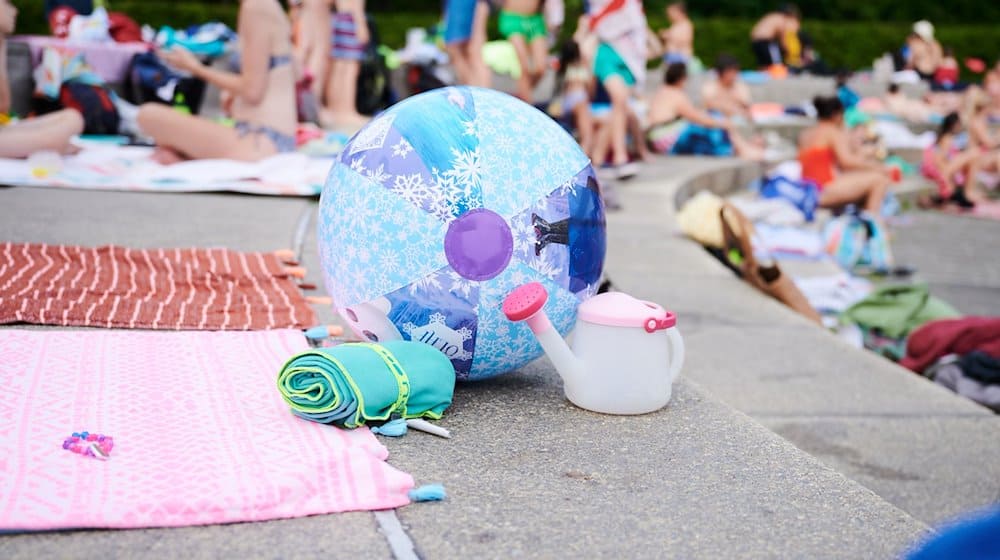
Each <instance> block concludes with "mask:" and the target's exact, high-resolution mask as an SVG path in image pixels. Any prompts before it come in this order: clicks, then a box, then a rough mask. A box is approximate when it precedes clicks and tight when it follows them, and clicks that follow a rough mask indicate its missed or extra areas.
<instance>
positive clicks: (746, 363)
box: [609, 158, 1000, 523]
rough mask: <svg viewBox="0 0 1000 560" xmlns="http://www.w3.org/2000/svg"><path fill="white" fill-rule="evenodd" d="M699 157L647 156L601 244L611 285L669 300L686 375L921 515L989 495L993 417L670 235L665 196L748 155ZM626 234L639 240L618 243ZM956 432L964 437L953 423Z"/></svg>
mask: <svg viewBox="0 0 1000 560" xmlns="http://www.w3.org/2000/svg"><path fill="white" fill-rule="evenodd" d="M704 159H708V160H710V161H711V162H712V163H714V164H715V166H714V168H713V166H712V165H711V163H706V162H703V161H702V162H688V161H685V160H681V159H679V158H662V159H660V160H657V162H655V163H654V164H653V165H652V166H651V169H649V170H648V171H647V172H646V173H645V174H644V176H641V177H640V178H639V179H637V181H636V182H635V183H634V184H631V185H629V186H628V187H627V188H625V189H622V191H623V193H622V203H623V205H624V210H623V211H621V212H619V213H615V214H612V215H611V216H610V217H609V235H610V236H611V238H612V243H611V246H614V247H617V248H620V249H622V250H621V251H620V252H619V253H617V254H612V256H611V257H609V273H610V274H611V276H612V278H614V279H615V282H616V283H618V284H619V285H620V287H621V289H623V290H624V291H627V292H631V293H636V294H642V295H643V296H644V297H648V298H650V299H653V300H655V301H660V302H661V303H663V304H664V305H665V306H667V307H668V308H672V309H674V310H675V311H677V313H678V316H679V323H678V324H680V325H681V326H682V329H683V331H684V333H685V336H686V340H687V342H688V348H689V350H690V354H689V355H690V364H691V369H690V370H689V374H690V377H691V378H692V379H693V380H694V381H696V382H698V383H699V384H701V385H702V386H703V387H704V388H705V389H706V390H707V391H708V392H709V393H710V394H711V395H713V396H717V397H719V398H721V399H722V400H723V401H724V402H726V403H727V404H729V405H731V406H733V407H735V408H736V409H738V410H740V411H742V412H745V413H746V414H749V415H750V416H751V417H753V418H754V419H756V420H758V421H760V422H762V423H764V424H765V425H767V426H769V427H771V428H772V429H775V430H776V431H778V433H780V434H782V435H783V436H785V437H787V438H788V439H789V440H790V441H791V442H792V443H794V444H796V445H797V446H799V447H800V448H801V449H803V450H806V451H808V452H810V453H813V454H815V455H816V456H817V457H819V458H820V459H822V460H823V461H824V462H826V463H827V464H828V465H830V466H832V467H833V468H835V469H837V470H838V471H840V472H842V473H844V474H846V475H847V476H849V477H851V478H853V479H854V480H857V481H859V482H861V483H862V484H864V485H866V486H867V487H868V488H870V489H872V490H873V491H875V492H876V493H877V494H879V495H880V496H882V497H883V498H886V499H887V500H889V501H890V502H891V503H893V504H895V505H897V506H898V507H900V508H902V509H903V510H905V511H907V512H909V513H911V514H913V515H914V516H915V517H917V518H919V519H921V520H923V521H925V522H928V523H933V522H937V521H939V520H941V519H943V518H946V517H948V516H950V515H954V514H957V513H959V512H961V511H964V510H967V509H971V508H974V507H978V506H982V505H985V504H987V503H990V502H991V501H994V500H995V499H996V497H997V496H1000V448H998V447H997V446H996V445H994V444H989V443H986V442H987V441H994V442H995V441H1000V417H998V416H996V415H994V414H992V413H990V412H989V411H988V410H987V409H985V408H982V407H980V406H979V405H977V404H975V403H973V402H972V401H969V400H966V399H964V398H962V397H959V396H957V395H955V394H954V393H951V392H950V391H947V390H945V389H943V388H941V387H939V386H937V385H935V384H933V383H931V382H929V381H928V380H926V379H924V378H922V377H920V376H917V375H914V374H913V373H912V372H909V371H908V370H905V369H903V368H901V367H899V366H897V365H896V364H893V363H892V362H889V361H888V360H884V359H882V358H880V357H877V356H875V355H874V354H871V353H869V352H865V351H860V350H856V349H853V348H851V347H848V346H847V345H845V344H843V343H842V342H841V341H839V340H838V339H836V338H835V337H833V336H831V335H830V334H829V333H827V332H826V331H825V330H823V329H820V328H818V327H816V326H815V325H812V324H810V323H808V322H807V321H805V320H804V319H802V318H801V317H799V316H798V315H797V314H795V313H794V312H793V311H791V310H790V309H788V308H786V307H785V306H784V305H782V304H780V303H778V302H777V301H774V300H772V299H770V298H768V297H766V296H764V295H762V294H760V293H759V292H757V291H756V290H754V289H753V288H751V287H750V286H749V285H748V284H746V283H744V282H742V281H740V280H739V279H737V278H736V277H734V276H733V275H732V274H731V273H730V272H729V271H728V270H726V269H725V268H724V267H723V266H722V265H721V264H720V263H718V262H716V261H715V260H714V259H712V258H711V257H710V256H708V255H707V254H706V253H705V252H704V251H703V250H702V249H701V248H700V247H698V246H697V244H696V243H694V242H692V241H690V240H688V239H686V238H682V237H681V236H680V234H679V233H678V232H677V231H676V230H675V229H674V226H673V224H672V222H673V220H672V216H673V214H674V213H675V212H676V205H677V204H680V203H682V202H683V201H684V200H687V198H689V197H690V196H693V194H694V193H696V192H697V191H698V190H702V189H710V190H712V191H713V192H717V193H720V194H726V191H725V189H723V188H722V187H724V186H725V185H731V186H732V189H730V192H732V190H736V189H741V188H742V182H734V181H733V180H732V178H733V176H734V174H739V173H747V174H749V173H751V172H752V171H753V169H754V167H755V166H753V165H752V164H746V163H740V162H733V161H729V160H715V159H712V158H704ZM739 169H742V171H740V170H739ZM664 177H668V178H669V179H662V178H664ZM652 212H655V213H657V217H656V219H655V220H651V219H649V214H650V213H652ZM640 232H641V233H640ZM636 235H641V238H640V239H641V242H638V243H636V242H630V238H631V237H633V236H636ZM651 259H652V262H651ZM890 420H891V421H890ZM869 429H870V430H872V431H871V432H868V431H866V430H869ZM968 430H974V431H975V436H974V437H973V435H972V434H969V437H964V436H957V435H956V434H960V433H966V431H968ZM876 433H877V435H876ZM980 437H981V438H983V439H980ZM890 441H891V442H892V444H891V445H889V444H888V442H890Z"/></svg>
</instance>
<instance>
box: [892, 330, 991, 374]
mask: <svg viewBox="0 0 1000 560" xmlns="http://www.w3.org/2000/svg"><path fill="white" fill-rule="evenodd" d="M973 350H979V351H982V352H986V353H987V354H989V355H991V356H995V357H1000V317H963V318H961V319H941V320H939V321H931V322H930V323H927V324H926V325H924V326H922V327H920V328H919V329H917V330H915V331H913V333H912V334H910V337H909V338H908V339H907V341H906V357H904V358H903V359H902V360H901V361H900V362H899V363H900V364H902V365H903V367H906V368H908V369H911V370H913V371H915V372H917V373H920V372H922V371H924V370H925V369H927V367H928V366H930V365H931V364H933V363H934V362H936V361H937V360H938V358H940V357H942V356H946V355H948V354H958V355H964V354H968V353H969V352H972V351H973Z"/></svg>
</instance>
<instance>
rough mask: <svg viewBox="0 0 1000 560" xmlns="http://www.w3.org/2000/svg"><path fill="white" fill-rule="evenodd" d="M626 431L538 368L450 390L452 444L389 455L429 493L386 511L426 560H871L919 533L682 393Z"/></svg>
mask: <svg viewBox="0 0 1000 560" xmlns="http://www.w3.org/2000/svg"><path fill="white" fill-rule="evenodd" d="M675 388H676V393H675V396H674V398H673V400H672V402H671V404H670V405H669V406H668V407H667V408H665V409H663V410H661V411H659V412H656V413H653V414H649V415H644V416H637V417H615V416H605V415H600V414H596V413H591V412H587V411H584V410H581V409H578V408H576V407H574V406H572V405H571V404H569V403H568V402H567V401H566V400H565V399H564V397H563V396H562V391H561V383H560V381H559V380H558V379H557V378H556V377H555V374H554V372H553V371H552V369H551V366H550V365H549V364H548V362H547V361H546V360H541V361H538V362H535V363H534V364H532V365H531V366H529V367H527V368H524V369H523V370H522V371H520V372H518V373H515V374H510V375H508V376H505V377H502V378H499V379H495V380H491V381H485V382H479V383H476V384H469V385H461V386H459V388H458V390H457V392H456V396H455V404H454V405H453V406H452V408H451V409H450V410H449V413H448V415H447V417H446V418H445V420H443V421H442V425H444V426H446V427H448V428H449V429H451V431H452V435H453V439H451V440H440V439H435V438H433V437H431V436H422V435H413V436H407V437H406V438H403V439H402V440H399V441H392V442H389V448H390V450H391V452H392V458H391V461H392V462H393V464H395V465H397V466H399V467H401V468H403V469H404V470H408V471H409V472H411V473H414V474H415V475H418V476H419V477H420V478H419V481H418V483H419V482H442V483H444V485H445V487H446V488H447V489H448V493H449V497H448V501H447V502H446V503H443V504H426V505H414V506H410V507H407V508H403V509H402V510H400V513H399V515H400V518H401V519H402V521H403V523H404V524H405V525H406V526H408V527H409V530H410V535H411V536H412V537H413V540H414V542H415V543H416V544H417V548H418V551H419V552H420V553H422V554H423V555H424V556H425V557H428V558H477V557H487V558H508V557H520V556H527V557H539V558H555V557H558V558H565V557H586V558H606V557H624V558H665V557H666V558H720V557H726V558H791V557H797V558H885V557H889V556H891V555H893V554H894V553H897V552H898V551H899V550H900V549H901V547H904V546H906V544H907V543H909V542H911V541H912V539H914V538H916V537H917V536H918V535H919V534H920V532H921V528H920V525H919V524H916V523H914V522H913V521H912V520H911V519H909V518H908V516H906V515H904V514H902V513H901V512H899V511H898V510H896V509H894V508H891V507H888V506H887V505H886V504H884V503H881V501H880V500H874V501H873V499H874V498H875V497H874V495H872V494H871V493H869V491H868V490H866V489H863V488H861V487H859V486H855V485H854V484H853V483H851V482H849V481H848V480H846V479H844V478H841V477H840V475H838V474H836V473H835V472H833V471H832V470H827V469H825V468H822V467H820V466H819V465H818V464H817V463H816V462H814V460H813V459H812V458H811V457H808V456H805V455H801V454H798V453H794V452H792V450H791V449H789V447H788V446H787V442H785V441H783V440H781V439H780V438H778V437H777V436H775V435H774V434H772V433H770V432H768V431H766V430H764V429H763V428H762V427H760V426H758V425H756V424H754V423H752V422H748V421H746V420H747V419H746V418H745V417H742V416H741V415H739V414H737V413H734V412H733V411H732V410H731V409H729V408H727V407H725V406H722V405H720V404H719V403H717V402H716V401H715V400H714V399H712V398H710V397H708V396H706V395H705V394H704V393H703V392H702V391H701V390H700V389H698V388H697V387H695V386H694V385H693V384H691V383H689V382H688V381H687V380H686V379H684V378H683V376H682V379H681V382H680V383H679V384H678V385H677V386H675Z"/></svg>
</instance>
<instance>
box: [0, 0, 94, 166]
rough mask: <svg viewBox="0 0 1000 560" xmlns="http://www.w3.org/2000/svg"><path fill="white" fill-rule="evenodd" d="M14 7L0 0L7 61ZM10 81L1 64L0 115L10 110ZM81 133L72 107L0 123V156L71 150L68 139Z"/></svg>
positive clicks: (1, 42) (2, 56)
mask: <svg viewBox="0 0 1000 560" xmlns="http://www.w3.org/2000/svg"><path fill="white" fill-rule="evenodd" d="M16 24H17V8H15V7H14V5H13V4H11V3H10V1H9V0H0V61H6V60H7V36H8V35H11V34H12V33H14V28H15V27H16ZM10 106H11V96H10V81H9V80H8V77H7V65H6V64H3V63H0V115H3V116H4V117H6V115H7V114H8V113H10ZM82 132H83V116H82V115H80V113H78V112H76V111H74V110H73V109H62V110H61V111H56V112H54V113H49V114H47V115H43V116H41V117H36V118H32V119H27V120H23V121H17V122H15V123H13V124H5V123H4V122H0V158H24V157H28V156H30V155H31V154H33V153H35V152H39V151H43V150H51V151H55V152H60V153H68V152H70V151H72V147H71V146H70V143H69V142H70V139H71V138H73V137H74V136H76V135H78V134H80V133H82Z"/></svg>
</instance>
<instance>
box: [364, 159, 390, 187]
mask: <svg viewBox="0 0 1000 560" xmlns="http://www.w3.org/2000/svg"><path fill="white" fill-rule="evenodd" d="M365 177H368V178H369V179H371V180H372V181H375V182H376V183H385V182H386V181H388V180H389V178H390V177H391V175H389V174H388V173H386V172H385V164H384V163H380V164H378V167H377V168H375V169H369V170H367V171H366V172H365Z"/></svg>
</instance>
